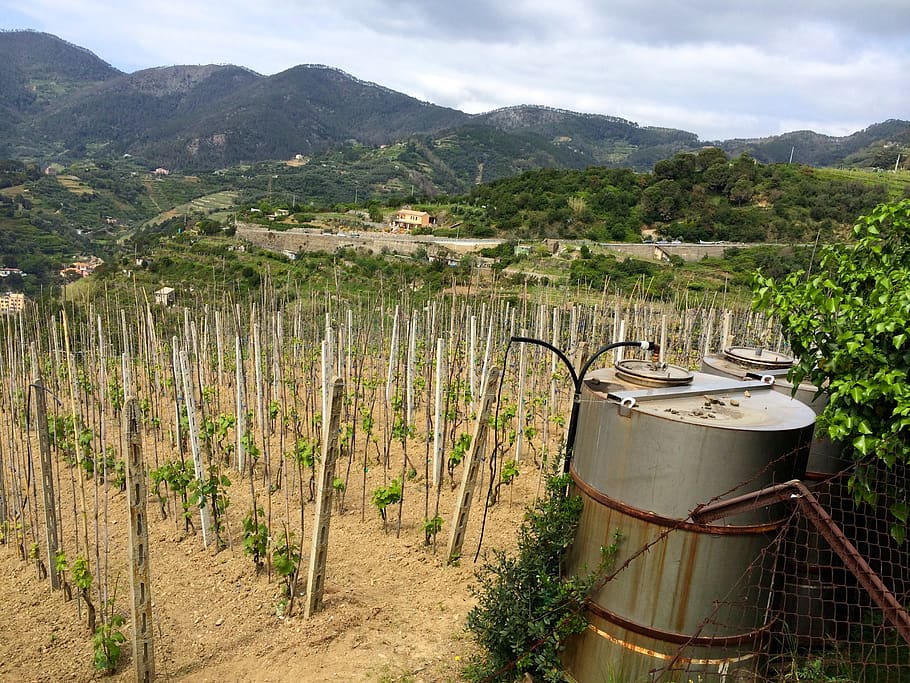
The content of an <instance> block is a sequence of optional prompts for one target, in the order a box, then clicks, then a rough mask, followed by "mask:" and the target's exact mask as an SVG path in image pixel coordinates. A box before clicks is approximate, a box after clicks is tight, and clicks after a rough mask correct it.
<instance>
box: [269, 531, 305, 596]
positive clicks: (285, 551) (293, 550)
mask: <svg viewBox="0 0 910 683" xmlns="http://www.w3.org/2000/svg"><path fill="white" fill-rule="evenodd" d="M299 565H300V544H298V543H297V542H296V541H295V540H294V534H293V533H291V532H290V531H288V529H287V527H285V529H284V535H283V536H282V537H281V538H279V539H278V540H277V541H276V542H275V544H274V546H273V547H272V566H274V567H275V573H277V574H278V576H280V577H281V578H282V580H283V581H284V594H285V597H288V598H289V597H291V593H292V592H293V590H294V581H295V578H296V576H297V568H298V566H299Z"/></svg>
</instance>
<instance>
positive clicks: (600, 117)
mask: <svg viewBox="0 0 910 683" xmlns="http://www.w3.org/2000/svg"><path fill="white" fill-rule="evenodd" d="M0 88H2V89H3V91H4V92H5V93H10V95H9V96H8V97H5V98H4V100H3V102H2V103H0V156H8V157H15V158H26V159H37V160H41V161H42V162H44V161H66V160H68V159H73V158H81V157H93V156H94V157H103V156H107V157H113V156H118V155H123V154H130V155H133V156H136V157H139V158H143V159H147V160H148V161H149V163H150V164H154V165H156V166H157V165H166V166H170V167H173V168H177V169H184V170H194V169H196V170H204V169H213V168H219V167H225V166H232V165H236V164H238V163H250V162H257V161H263V160H268V159H287V158H293V157H294V156H295V155H298V154H300V155H303V156H312V155H315V154H320V153H323V152H325V151H327V150H329V149H331V148H333V147H336V146H338V145H345V144H360V145H365V146H371V147H378V146H382V145H387V144H391V143H394V142H399V141H407V140H409V139H412V138H415V137H416V138H418V139H420V140H421V144H425V145H429V148H432V147H434V146H435V147H439V146H440V145H443V144H450V145H451V144H458V145H477V144H479V145H480V147H476V148H472V149H465V150H461V151H459V154H460V156H462V157H464V158H471V159H474V161H475V163H476V164H477V167H475V168H473V169H470V171H468V169H465V172H466V173H469V174H470V175H472V176H476V177H479V176H481V175H483V174H482V173H479V172H478V169H480V170H482V169H483V168H493V167H498V168H503V169H505V168H507V167H508V168H512V167H517V168H522V167H525V166H528V167H540V166H539V164H549V163H557V164H559V165H561V166H563V167H579V166H582V165H585V164H591V163H595V164H600V165H606V166H612V167H623V166H625V167H629V168H633V169H635V170H640V171H643V170H650V169H651V168H653V166H654V164H655V163H656V162H657V161H660V160H661V159H666V158H668V157H671V156H672V155H673V154H675V153H677V152H681V151H697V150H698V149H701V148H703V147H705V146H708V145H714V146H718V147H720V148H721V149H723V150H724V151H725V152H727V153H729V154H734V155H735V154H743V153H745V154H749V155H751V156H753V157H754V158H756V159H757V160H759V161H762V162H765V163H775V162H786V161H788V160H789V158H790V155H791V153H794V152H795V154H796V155H797V156H796V159H795V160H798V161H800V162H801V163H806V164H809V165H816V166H821V165H837V164H844V163H852V164H869V165H874V166H887V165H888V164H889V163H890V164H892V165H893V164H894V158H895V157H896V152H895V153H892V148H893V147H894V146H895V145H897V147H898V148H899V149H900V150H902V149H903V148H904V147H905V146H907V147H910V122H907V121H901V120H899V119H890V120H888V121H885V122H881V123H878V124H872V125H870V126H868V127H867V128H865V129H863V130H862V131H857V132H855V133H852V134H851V135H849V136H843V137H835V136H826V135H822V134H819V133H814V132H813V131H792V132H788V133H784V134H781V135H777V136H770V137H767V138H750V139H733V140H723V141H714V142H704V141H701V140H700V139H699V137H698V136H697V135H696V134H695V133H691V132H688V131H684V130H679V129H674V128H668V127H654V126H641V125H639V124H638V123H636V122H633V121H628V120H626V119H623V118H621V117H617V116H611V115H608V114H599V113H584V112H574V111H571V110H567V109H560V108H557V107H549V106H547V105H529V104H523V105H512V106H508V107H501V108H499V109H494V110H492V111H489V112H482V113H480V114H467V113H465V112H461V111H459V110H457V109H452V108H449V107H443V106H440V105H436V104H434V103H432V102H426V101H424V100H419V99H417V98H414V97H411V96H410V95H406V94H404V93H400V92H397V91H395V90H392V89H390V88H388V87H386V86H383V85H380V84H377V83H373V82H370V81H365V80H362V79H359V78H357V77H356V76H353V75H351V74H349V73H347V72H345V71H343V70H341V69H339V68H337V67H334V66H330V65H325V64H300V65H297V66H293V67H290V68H289V69H286V70H284V71H281V72H279V73H276V74H273V75H268V76H266V75H262V74H259V73H257V72H255V71H253V70H252V69H249V68H247V67H243V66H237V65H232V64H207V65H173V66H160V67H151V68H149V69H142V70H139V71H136V72H132V73H125V72H122V71H119V70H117V69H115V68H114V67H112V66H111V65H110V64H108V63H107V62H105V61H104V60H103V59H101V58H100V57H98V56H97V55H95V54H94V53H92V52H91V51H89V50H87V49H86V48H82V47H79V46H77V45H73V44H71V43H68V42H67V41H64V40H62V39H60V38H57V37H56V36H53V35H51V34H46V33H40V32H37V31H4V32H0ZM478 126H479V127H483V128H486V129H488V131H489V132H488V133H485V134H483V135H480V136H478V134H477V130H478ZM465 127H469V128H470V130H471V131H474V132H467V133H466V134H463V133H460V132H459V131H462V129H464V128H465ZM428 136H429V138H428ZM453 141H454V142H453ZM515 150H522V151H521V153H522V154H523V155H524V156H523V157H522V158H520V159H517V160H513V161H514V163H510V164H506V163H505V160H504V159H503V158H502V157H505V156H508V155H509V154H511V153H514V152H515ZM889 155H890V156H889ZM889 159H890V162H889V161H888V160H889ZM461 180H462V181H464V180H465V178H462V179H461Z"/></svg>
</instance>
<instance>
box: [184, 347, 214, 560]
mask: <svg viewBox="0 0 910 683" xmlns="http://www.w3.org/2000/svg"><path fill="white" fill-rule="evenodd" d="M180 374H181V375H182V377H183V401H184V404H185V405H186V420H187V423H188V424H189V429H188V430H187V431H188V432H189V437H190V452H191V453H192V454H193V470H194V472H195V475H196V479H197V480H198V481H199V484H200V485H202V484H203V483H205V469H204V468H203V466H202V451H201V449H200V446H199V429H198V427H197V426H196V399H195V397H194V396H193V389H194V382H193V375H192V371H191V370H190V365H189V359H188V358H187V355H186V351H181V352H180ZM211 520H212V515H211V512H210V511H209V508H208V504H207V502H206V499H205V496H200V497H199V523H200V524H201V525H202V545H204V546H205V547H206V548H208V547H209V543H211V536H212V531H213V529H212V521H211Z"/></svg>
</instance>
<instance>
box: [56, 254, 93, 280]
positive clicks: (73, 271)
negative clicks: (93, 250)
mask: <svg viewBox="0 0 910 683" xmlns="http://www.w3.org/2000/svg"><path fill="white" fill-rule="evenodd" d="M103 263H104V261H103V260H101V259H100V258H98V257H97V256H89V257H88V259H86V260H83V261H73V262H72V263H71V264H69V265H68V266H65V267H63V268H61V269H60V275H61V276H62V277H66V276H67V275H70V276H73V275H74V276H76V277H88V276H89V275H91V274H92V273H94V272H95V270H96V269H97V268H98V266H100V265H102V264H103Z"/></svg>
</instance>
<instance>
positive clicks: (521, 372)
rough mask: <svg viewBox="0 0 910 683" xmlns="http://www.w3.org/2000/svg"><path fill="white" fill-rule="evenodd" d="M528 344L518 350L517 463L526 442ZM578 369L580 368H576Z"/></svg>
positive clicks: (525, 334) (524, 330) (524, 332)
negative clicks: (526, 352)
mask: <svg viewBox="0 0 910 683" xmlns="http://www.w3.org/2000/svg"><path fill="white" fill-rule="evenodd" d="M521 336H522V337H527V336H528V330H527V329H526V328H522V330H521ZM525 346H526V344H520V345H519V348H518V410H517V413H518V414H517V415H516V417H517V418H518V428H517V429H516V430H515V462H521V451H522V449H523V447H524V440H525V375H526V374H527V357H526V354H525V351H526V349H525ZM575 367H578V366H575Z"/></svg>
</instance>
